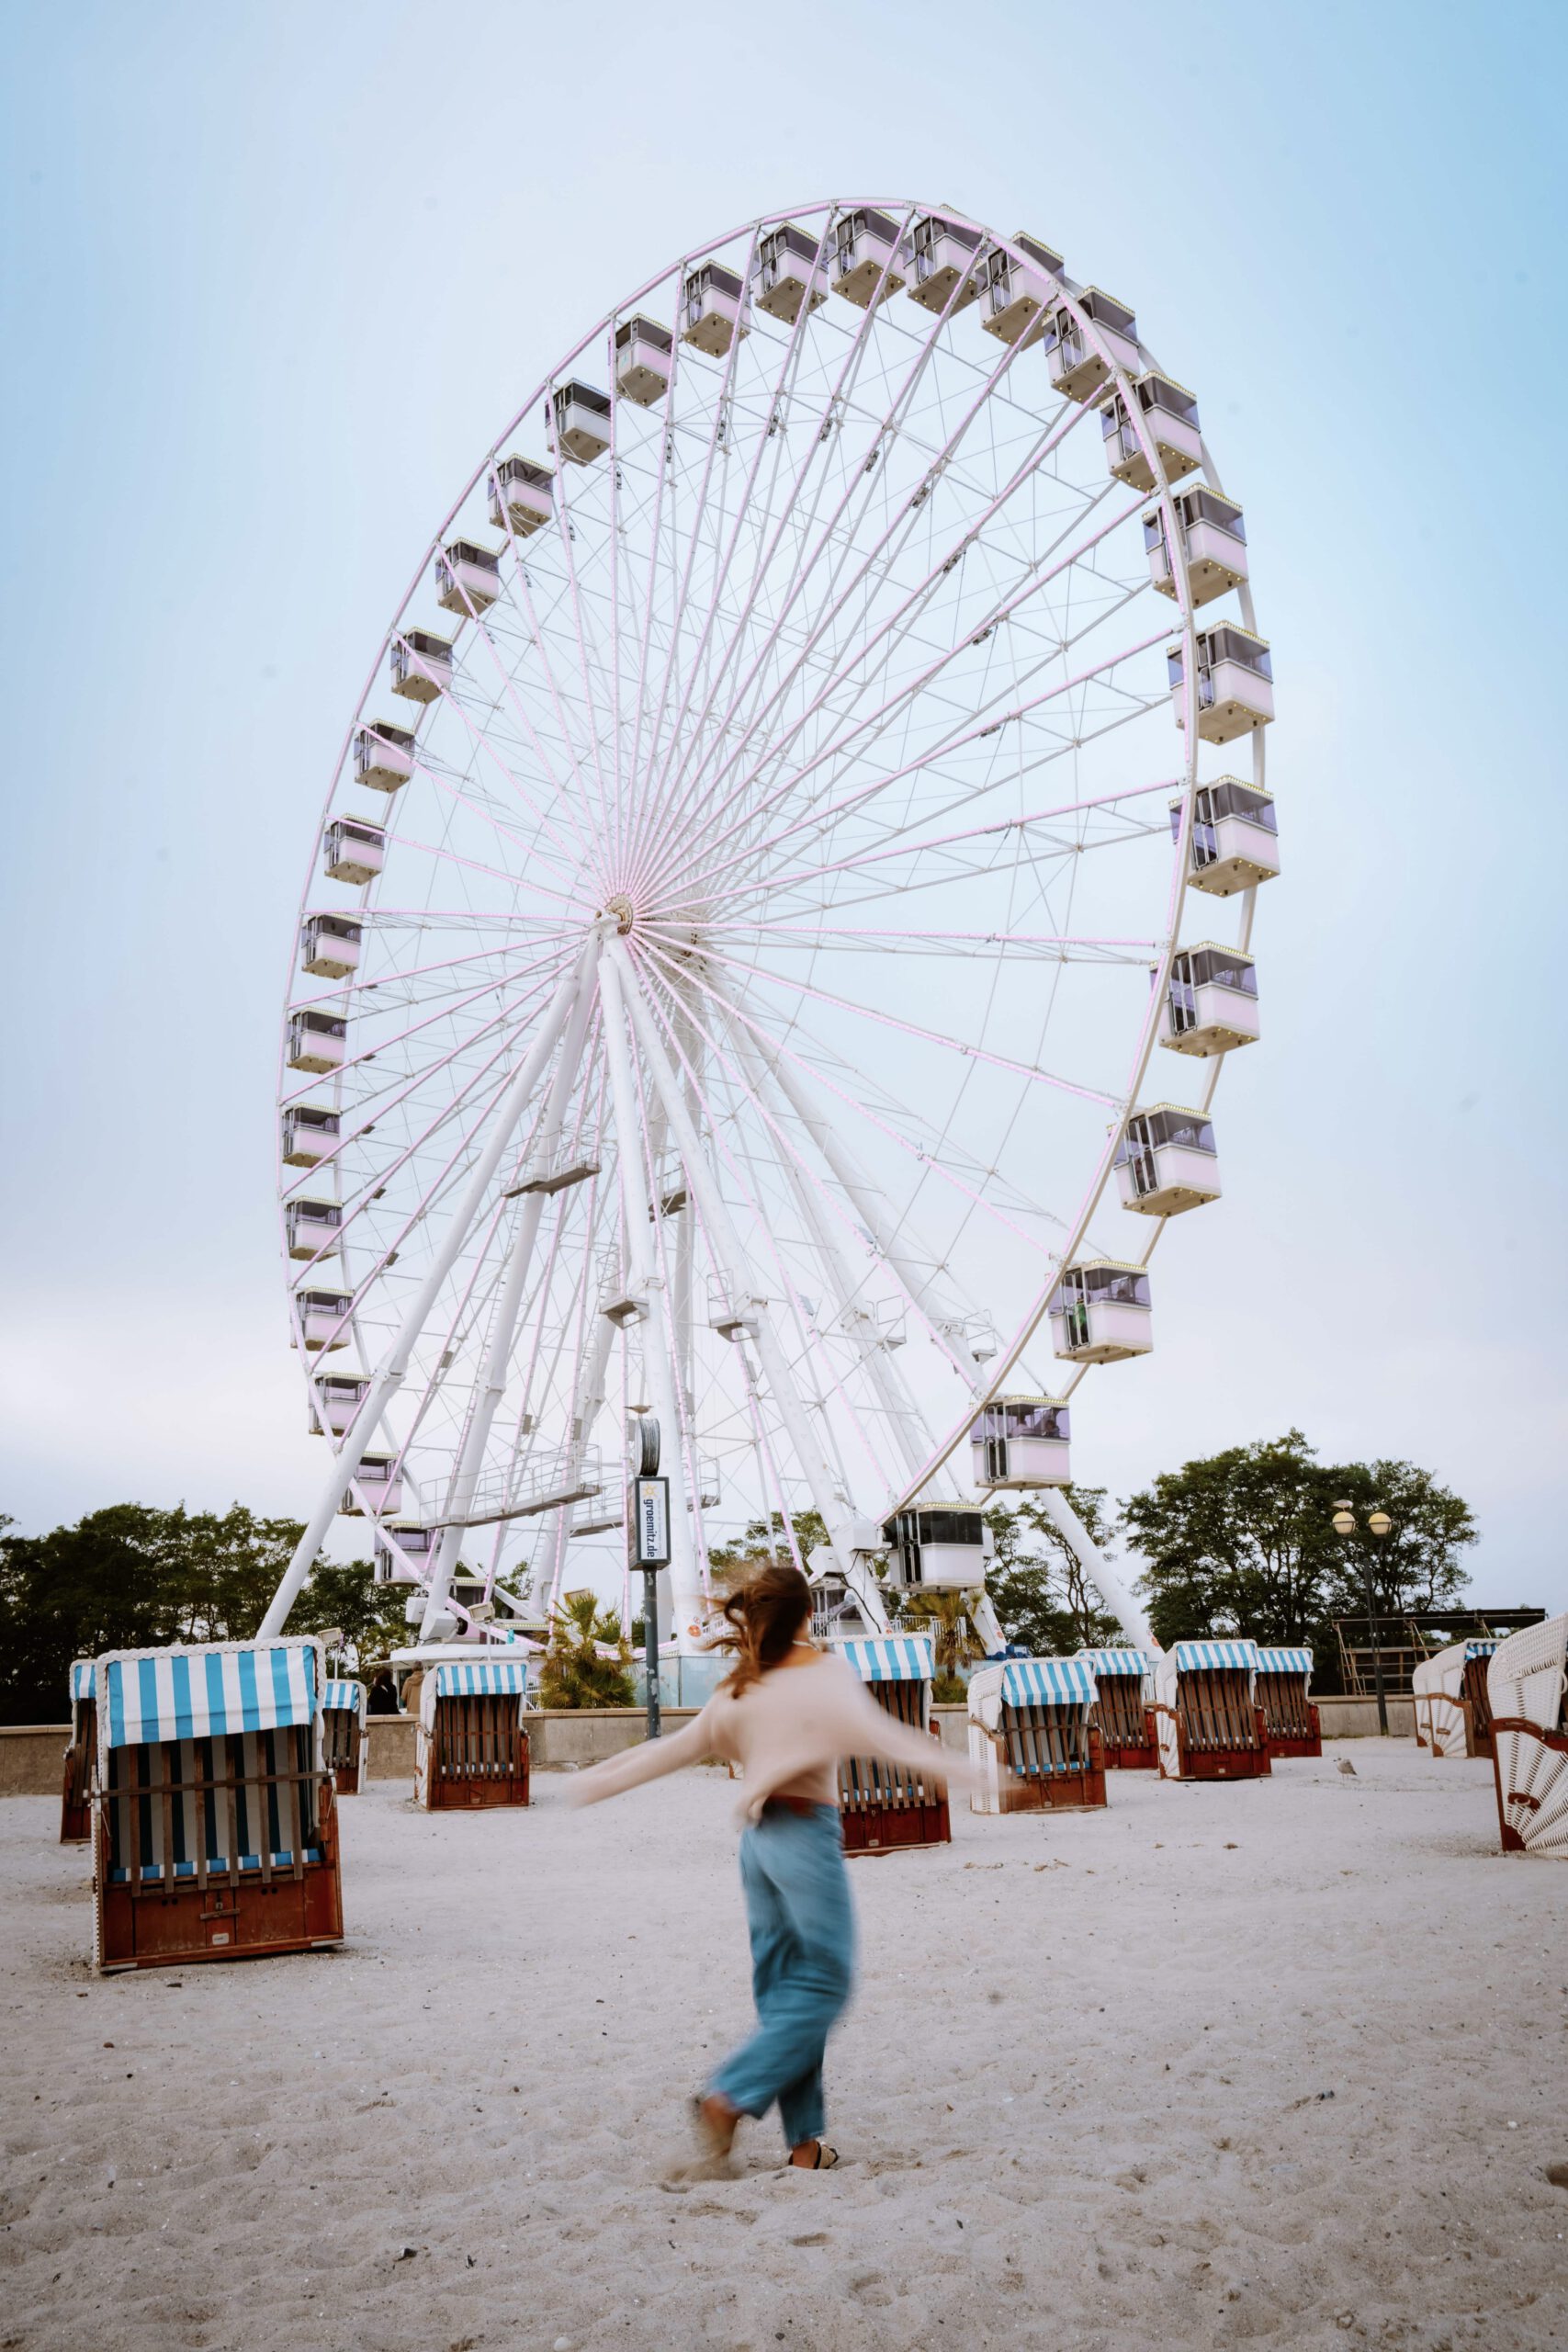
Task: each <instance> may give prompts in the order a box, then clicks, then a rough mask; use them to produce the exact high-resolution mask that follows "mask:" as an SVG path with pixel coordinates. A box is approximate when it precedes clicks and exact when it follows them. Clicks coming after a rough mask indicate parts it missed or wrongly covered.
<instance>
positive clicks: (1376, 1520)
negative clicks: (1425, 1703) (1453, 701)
mask: <svg viewBox="0 0 1568 2352" xmlns="http://www.w3.org/2000/svg"><path fill="white" fill-rule="evenodd" d="M1357 1526H1358V1521H1357V1519H1356V1511H1355V1506H1354V1504H1353V1503H1351V1502H1350V1501H1348V1500H1346V1499H1342V1500H1340V1501H1339V1502H1337V1503H1336V1504H1335V1506H1334V1532H1335V1533H1336V1535H1337V1536H1340V1537H1341V1538H1343V1539H1344V1541H1345V1549H1346V1553H1347V1555H1348V1553H1349V1551H1350V1548H1351V1546H1350V1541H1349V1539H1350V1538H1351V1537H1352V1536H1354V1535H1355V1533H1356V1532H1357ZM1367 1530H1368V1532H1369V1533H1370V1534H1371V1535H1372V1536H1373V1537H1375V1538H1376V1540H1377V1542H1378V1543H1379V1544H1383V1543H1386V1542H1387V1540H1388V1538H1389V1536H1390V1535H1391V1534H1392V1533H1393V1520H1392V1519H1390V1517H1389V1515H1388V1513H1387V1511H1386V1510H1381V1509H1380V1510H1370V1511H1369V1512H1368V1513H1367ZM1360 1554H1361V1584H1362V1589H1364V1591H1365V1593H1366V1596H1367V1631H1368V1633H1369V1634H1371V1643H1372V1681H1373V1683H1374V1685H1375V1687H1376V1690H1377V1694H1378V1729H1379V1731H1380V1732H1381V1733H1382V1736H1383V1737H1384V1738H1385V1739H1386V1738H1387V1737H1388V1694H1387V1692H1386V1691H1384V1689H1383V1679H1382V1643H1381V1642H1380V1641H1379V1639H1378V1620H1377V1604H1376V1600H1375V1599H1374V1596H1373V1591H1372V1555H1371V1551H1370V1550H1369V1549H1368V1548H1367V1547H1366V1545H1365V1544H1363V1545H1361V1546H1360Z"/></svg>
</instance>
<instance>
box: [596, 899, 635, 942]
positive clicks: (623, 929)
mask: <svg viewBox="0 0 1568 2352" xmlns="http://www.w3.org/2000/svg"><path fill="white" fill-rule="evenodd" d="M604 912H605V913H606V914H607V915H614V916H615V929H616V930H617V931H618V932H619V933H620V935H621V937H622V938H623V939H624V938H625V937H626V933H627V932H629V931H630V929H631V927H632V924H633V923H634V922H636V920H637V909H636V908H635V907H634V906H633V904H632V902H631V900H630V899H628V898H627V897H626V892H625V891H624V890H617V891H616V892H615V896H614V898H611V899H605V901H604Z"/></svg>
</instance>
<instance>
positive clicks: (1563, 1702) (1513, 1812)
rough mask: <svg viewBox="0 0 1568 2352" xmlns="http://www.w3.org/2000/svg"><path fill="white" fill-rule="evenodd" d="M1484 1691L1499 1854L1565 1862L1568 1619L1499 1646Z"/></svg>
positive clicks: (1567, 1831) (1527, 1631)
mask: <svg viewBox="0 0 1568 2352" xmlns="http://www.w3.org/2000/svg"><path fill="white" fill-rule="evenodd" d="M1486 1690H1487V1698H1488V1702H1489V1708H1490V1714H1491V1722H1492V1770H1493V1775H1494V1779H1495V1784H1496V1790H1497V1822H1498V1827H1499V1829H1500V1831H1501V1833H1502V1841H1503V1851H1504V1852H1505V1853H1506V1854H1551V1855H1555V1856H1556V1857H1557V1858H1558V1859H1559V1860H1568V1616H1562V1617H1548V1618H1546V1619H1545V1620H1544V1621H1543V1623H1540V1624H1539V1625H1527V1626H1525V1627H1524V1629H1523V1630H1522V1632H1520V1633H1517V1634H1509V1636H1508V1638H1507V1640H1506V1641H1505V1642H1499V1643H1498V1645H1497V1647H1496V1649H1495V1652H1494V1653H1493V1656H1492V1658H1491V1660H1490V1662H1489V1664H1488V1667H1487V1672H1486Z"/></svg>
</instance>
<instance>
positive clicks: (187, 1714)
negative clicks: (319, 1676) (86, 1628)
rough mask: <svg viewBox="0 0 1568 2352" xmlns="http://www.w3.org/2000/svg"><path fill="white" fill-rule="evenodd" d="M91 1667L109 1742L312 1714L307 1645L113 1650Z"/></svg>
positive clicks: (218, 1730) (299, 1720)
mask: <svg viewBox="0 0 1568 2352" xmlns="http://www.w3.org/2000/svg"><path fill="white" fill-rule="evenodd" d="M98 1668H99V1672H100V1674H101V1676H102V1680H101V1682H100V1683H99V1685H98V1692H99V1698H100V1702H102V1701H103V1700H105V1699H106V1698H107V1707H106V1708H105V1717H106V1722H107V1735H106V1736H107V1745H108V1746H109V1747H140V1746H141V1744H142V1743H143V1742H144V1741H150V1740H161V1739H222V1738H227V1737H229V1736H231V1735H233V1734H234V1733H237V1732H247V1731H279V1730H284V1729H286V1728H287V1727H288V1725H290V1724H310V1723H313V1722H314V1721H315V1717H316V1649H315V1645H314V1643H311V1642H278V1643H276V1644H269V1645H267V1646H265V1648H263V1647H254V1648H242V1647H240V1646H239V1645H229V1644H226V1643H215V1644H212V1645H203V1644H192V1645H189V1646H179V1647H174V1648H169V1649H161V1650H127V1651H118V1652H115V1653H113V1654H111V1655H110V1656H109V1657H105V1658H101V1659H100V1660H99V1661H98Z"/></svg>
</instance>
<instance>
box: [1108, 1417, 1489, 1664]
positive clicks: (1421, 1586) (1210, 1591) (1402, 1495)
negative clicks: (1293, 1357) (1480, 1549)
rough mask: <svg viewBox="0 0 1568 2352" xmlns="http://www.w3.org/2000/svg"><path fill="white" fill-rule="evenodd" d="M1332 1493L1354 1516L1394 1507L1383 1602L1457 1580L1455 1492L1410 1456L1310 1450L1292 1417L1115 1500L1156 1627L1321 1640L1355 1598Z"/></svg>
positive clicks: (1356, 1610)
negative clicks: (1140, 1559) (1375, 1457)
mask: <svg viewBox="0 0 1568 2352" xmlns="http://www.w3.org/2000/svg"><path fill="white" fill-rule="evenodd" d="M1342 1495H1343V1496H1348V1497H1349V1498H1352V1500H1353V1501H1354V1502H1355V1503H1356V1505H1357V1508H1358V1511H1359V1514H1360V1515H1361V1516H1363V1517H1364V1515H1365V1512H1366V1511H1368V1510H1371V1508H1372V1507H1373V1505H1374V1504H1375V1503H1378V1502H1381V1503H1382V1506H1383V1508H1384V1509H1385V1510H1387V1511H1388V1512H1389V1515H1390V1517H1391V1518H1393V1521H1394V1526H1395V1533H1394V1534H1393V1535H1392V1536H1391V1537H1390V1538H1389V1540H1388V1558H1387V1561H1386V1563H1385V1562H1382V1561H1375V1562H1374V1565H1376V1566H1378V1568H1379V1570H1380V1583H1379V1605H1380V1607H1381V1608H1385V1609H1387V1610H1389V1611H1391V1612H1393V1611H1398V1610H1400V1609H1403V1608H1406V1607H1431V1606H1434V1605H1441V1604H1442V1603H1443V1602H1445V1601H1450V1600H1452V1599H1453V1598H1454V1596H1455V1595H1456V1594H1457V1593H1458V1592H1460V1591H1461V1589H1462V1587H1463V1584H1464V1581H1465V1578H1464V1574H1463V1570H1462V1568H1461V1566H1460V1562H1459V1554H1460V1553H1461V1550H1462V1549H1463V1548H1464V1547H1465V1545H1467V1544H1472V1543H1473V1542H1474V1541H1475V1524H1474V1521H1473V1520H1472V1517H1471V1514H1470V1511H1469V1510H1468V1508H1467V1507H1466V1505H1465V1504H1464V1503H1462V1502H1461V1500H1460V1498H1459V1497H1458V1496H1457V1495H1453V1494H1450V1492H1449V1490H1448V1489H1447V1488H1446V1487H1441V1486H1439V1485H1438V1482H1437V1480H1436V1479H1435V1478H1433V1476H1431V1474H1430V1472H1429V1471H1426V1470H1422V1469H1419V1468H1417V1467H1416V1464H1414V1463H1409V1462H1372V1463H1351V1464H1337V1465H1328V1464H1323V1463H1320V1462H1319V1461H1318V1460H1317V1459H1316V1456H1315V1450H1314V1448H1313V1447H1312V1446H1310V1445H1309V1444H1308V1443H1307V1442H1306V1439H1305V1438H1304V1437H1303V1434H1302V1432H1301V1430H1294V1429H1292V1430H1286V1432H1285V1434H1284V1436H1283V1437H1280V1438H1269V1439H1263V1440H1259V1441H1258V1442H1255V1443H1253V1444H1250V1445H1238V1446H1231V1447H1229V1448H1228V1449H1227V1450H1226V1451H1225V1452H1224V1453H1215V1454H1211V1455H1208V1456H1206V1457H1205V1458H1203V1459H1201V1460H1199V1461H1195V1462H1187V1463H1184V1464H1182V1466H1181V1468H1180V1469H1179V1470H1172V1471H1166V1472H1163V1473H1162V1474H1161V1475H1160V1476H1159V1477H1157V1478H1156V1480H1155V1482H1154V1485H1153V1486H1152V1487H1147V1488H1145V1490H1144V1492H1143V1493H1141V1494H1136V1495H1134V1496H1132V1497H1131V1498H1129V1499H1128V1501H1127V1502H1125V1503H1124V1504H1123V1505H1122V1526H1123V1528H1124V1529H1125V1531H1126V1532H1127V1533H1128V1535H1129V1536H1130V1537H1131V1538H1132V1540H1133V1543H1134V1545H1135V1546H1136V1548H1137V1550H1138V1551H1139V1552H1140V1553H1141V1554H1142V1555H1143V1556H1144V1559H1145V1562H1146V1563H1147V1566H1146V1567H1145V1573H1144V1575H1143V1577H1142V1578H1141V1579H1140V1582H1139V1586H1138V1589H1139V1591H1140V1592H1141V1593H1142V1594H1143V1595H1144V1596H1145V1599H1146V1600H1147V1601H1148V1604H1149V1622H1150V1623H1151V1624H1152V1626H1153V1628H1154V1631H1155V1634H1156V1638H1157V1639H1158V1640H1159V1641H1161V1642H1163V1643H1165V1644H1166V1645H1169V1644H1170V1643H1172V1642H1175V1641H1180V1640H1203V1639H1206V1638H1209V1637H1219V1638H1223V1637H1224V1636H1225V1635H1227V1634H1250V1635H1251V1636H1252V1637H1253V1638H1254V1639H1255V1640H1258V1641H1260V1642H1286V1643H1296V1642H1306V1643H1311V1644H1313V1645H1319V1646H1320V1645H1322V1643H1323V1641H1324V1638H1325V1635H1326V1634H1327V1629H1328V1626H1329V1624H1330V1623H1331V1621H1332V1620H1333V1619H1334V1618H1335V1617H1336V1616H1354V1615H1359V1614H1361V1613H1362V1612H1363V1611H1364V1609H1365V1605H1366V1604H1365V1600H1364V1599H1363V1596H1362V1592H1361V1585H1360V1559H1359V1554H1355V1555H1352V1556H1351V1558H1350V1559H1349V1560H1347V1556H1346V1553H1345V1548H1344V1546H1343V1545H1342V1544H1341V1543H1340V1541H1339V1539H1338V1537H1337V1536H1336V1534H1335V1533H1334V1530H1333V1526H1332V1520H1333V1513H1334V1504H1335V1502H1336V1500H1337V1498H1339V1497H1340V1496H1342Z"/></svg>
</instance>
